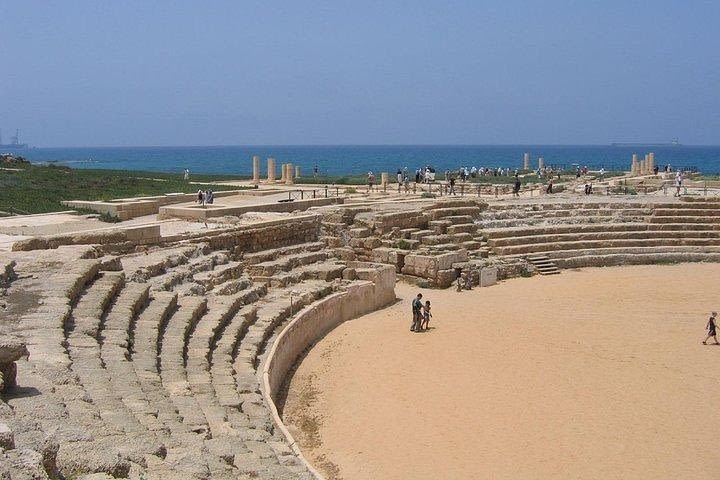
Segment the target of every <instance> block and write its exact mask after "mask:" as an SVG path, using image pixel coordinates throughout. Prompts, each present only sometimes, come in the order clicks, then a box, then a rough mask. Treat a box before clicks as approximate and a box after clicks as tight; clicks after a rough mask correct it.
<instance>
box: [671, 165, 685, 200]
mask: <svg viewBox="0 0 720 480" xmlns="http://www.w3.org/2000/svg"><path fill="white" fill-rule="evenodd" d="M682 182H683V177H682V172H681V171H680V170H678V171H677V173H676V174H675V195H673V196H674V197H680V189H681V188H682Z"/></svg>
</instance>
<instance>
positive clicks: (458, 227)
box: [446, 223, 478, 235]
mask: <svg viewBox="0 0 720 480" xmlns="http://www.w3.org/2000/svg"><path fill="white" fill-rule="evenodd" d="M477 229H478V226H477V225H476V224H474V223H457V224H455V225H451V226H449V227H448V228H447V231H446V232H447V233H448V234H449V235H453V234H455V233H475V232H477Z"/></svg>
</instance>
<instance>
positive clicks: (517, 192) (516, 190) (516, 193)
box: [513, 173, 521, 197]
mask: <svg viewBox="0 0 720 480" xmlns="http://www.w3.org/2000/svg"><path fill="white" fill-rule="evenodd" d="M520 186H521V183H520V177H519V176H518V174H517V173H516V174H515V188H514V189H513V195H514V196H516V197H519V196H520Z"/></svg>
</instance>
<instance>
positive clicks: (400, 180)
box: [397, 168, 403, 193]
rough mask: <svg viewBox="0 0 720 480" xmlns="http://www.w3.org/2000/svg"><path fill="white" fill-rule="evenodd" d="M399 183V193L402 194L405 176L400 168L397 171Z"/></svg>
mask: <svg viewBox="0 0 720 480" xmlns="http://www.w3.org/2000/svg"><path fill="white" fill-rule="evenodd" d="M397 182H398V193H400V188H401V187H402V184H403V174H402V171H401V170H400V169H399V168H398V171H397Z"/></svg>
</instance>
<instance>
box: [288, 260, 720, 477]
mask: <svg viewBox="0 0 720 480" xmlns="http://www.w3.org/2000/svg"><path fill="white" fill-rule="evenodd" d="M719 288H720V265H713V264H684V265H673V266H640V267H623V268H598V269H585V270H582V271H564V272H563V273H562V274H561V275H557V276H553V277H534V278H527V279H524V278H523V279H515V280H511V281H507V282H504V283H502V284H499V285H496V286H493V287H491V288H486V289H476V290H474V291H472V292H463V293H457V292H454V291H452V290H446V291H437V290H425V291H423V293H424V295H425V296H426V298H427V299H429V300H431V301H432V303H433V313H434V316H435V318H434V319H433V320H432V321H431V323H430V326H431V327H432V329H431V330H430V331H429V332H427V333H422V334H413V333H411V332H409V327H410V299H411V297H412V296H413V295H414V294H415V293H416V292H417V291H418V289H416V288H414V287H409V286H407V285H398V287H397V289H396V291H397V293H398V296H399V297H400V298H401V299H402V303H399V304H396V305H395V306H393V307H391V308H388V309H385V310H384V311H380V312H375V313H373V314H370V315H367V316H365V317H362V318H359V319H357V320H353V321H350V322H347V323H345V324H343V325H341V326H340V327H339V328H337V329H336V330H334V331H333V332H331V334H330V335H328V336H327V337H326V338H325V339H323V340H322V341H321V342H320V343H319V344H318V345H317V346H315V347H314V348H313V349H312V350H311V351H310V352H309V354H308V355H307V357H306V358H305V359H304V361H303V362H302V364H301V365H300V366H299V368H298V371H297V373H296V374H295V376H294V377H293V379H292V381H291V382H290V386H289V393H288V399H287V403H286V406H285V409H284V410H285V411H284V416H285V421H286V423H288V424H289V425H290V428H291V431H292V432H293V434H294V435H295V436H296V439H297V440H298V441H299V443H300V444H301V445H302V447H303V452H304V454H305V456H306V457H307V458H308V459H310V460H311V461H312V462H313V463H314V464H315V465H316V466H317V467H319V468H320V470H322V471H323V472H324V473H325V474H326V475H327V477H328V478H329V479H339V478H342V479H344V480H353V479H404V480H406V479H461V478H463V479H570V478H578V479H641V478H642V479H660V478H667V479H671V478H682V479H707V478H720V454H719V453H718V447H717V441H718V438H720V411H719V405H720V403H719V402H720V381H719V380H720V369H719V368H718V367H719V366H720V347H716V346H703V345H701V344H700V342H701V340H702V339H703V338H704V330H703V329H704V326H705V323H706V320H707V317H708V313H709V312H710V311H711V310H712V309H720V298H718V289H719Z"/></svg>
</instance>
